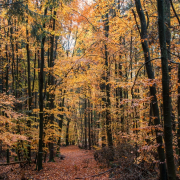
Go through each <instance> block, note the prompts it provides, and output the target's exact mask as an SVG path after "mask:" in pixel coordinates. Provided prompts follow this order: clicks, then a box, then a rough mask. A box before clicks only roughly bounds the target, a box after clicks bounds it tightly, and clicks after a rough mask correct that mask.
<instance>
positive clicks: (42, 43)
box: [38, 8, 47, 171]
mask: <svg viewBox="0 0 180 180" xmlns="http://www.w3.org/2000/svg"><path fill="white" fill-rule="evenodd" d="M46 14H47V8H46V9H45V11H44V16H46ZM43 28H45V23H44V24H43ZM45 38H46V37H45V34H44V33H43V38H42V42H41V65H40V72H39V109H40V112H39V117H40V120H39V150H38V171H40V170H41V169H42V157H43V149H42V147H43V84H44V83H43V82H44V78H43V72H44V43H45Z"/></svg>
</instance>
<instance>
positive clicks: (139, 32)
mask: <svg viewBox="0 0 180 180" xmlns="http://www.w3.org/2000/svg"><path fill="white" fill-rule="evenodd" d="M132 12H133V15H134V19H135V21H136V26H137V28H138V31H139V34H140V35H141V31H140V28H139V25H138V22H137V19H136V14H135V12H134V10H133V9H132Z"/></svg>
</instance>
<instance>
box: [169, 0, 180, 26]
mask: <svg viewBox="0 0 180 180" xmlns="http://www.w3.org/2000/svg"><path fill="white" fill-rule="evenodd" d="M169 2H170V3H171V7H172V9H173V12H174V14H175V16H176V18H177V20H178V22H179V25H180V20H179V17H178V15H177V13H176V10H175V9H174V5H173V3H172V0H169Z"/></svg>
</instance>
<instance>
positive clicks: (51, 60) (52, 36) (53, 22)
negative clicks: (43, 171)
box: [49, 11, 56, 161]
mask: <svg viewBox="0 0 180 180" xmlns="http://www.w3.org/2000/svg"><path fill="white" fill-rule="evenodd" d="M53 16H54V17H55V16H56V11H54V13H53ZM52 30H53V31H55V18H53V19H52ZM50 44H51V47H50V63H49V65H50V75H49V78H50V84H49V85H50V89H53V88H52V87H53V86H54V84H55V78H54V75H53V70H52V68H53V67H54V35H51V37H50ZM49 95H50V98H49V100H50V105H49V109H50V110H52V109H54V99H55V94H54V91H52V90H51V92H50V93H49ZM49 120H50V124H53V123H54V114H53V113H51V114H50V118H49ZM52 141H53V137H52V138H51V142H50V143H49V148H50V149H49V150H50V154H49V161H54V153H53V152H54V143H53V142H52Z"/></svg>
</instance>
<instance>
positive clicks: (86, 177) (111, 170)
mask: <svg viewBox="0 0 180 180" xmlns="http://www.w3.org/2000/svg"><path fill="white" fill-rule="evenodd" d="M115 168H117V167H115ZM115 168H111V169H108V170H107V171H104V172H101V173H99V174H95V175H92V176H87V177H83V178H80V177H77V178H75V179H86V178H91V177H97V176H100V175H102V174H105V173H107V172H110V171H112V170H113V169H115Z"/></svg>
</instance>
